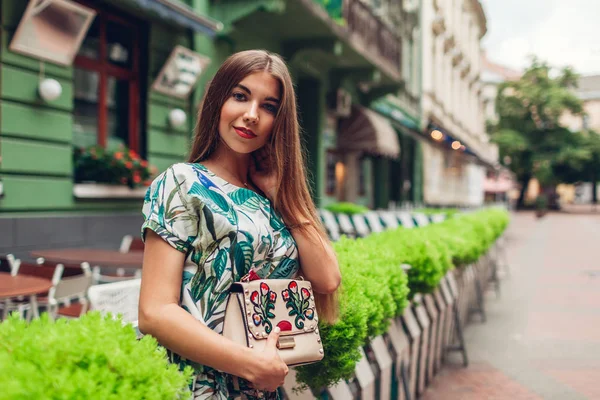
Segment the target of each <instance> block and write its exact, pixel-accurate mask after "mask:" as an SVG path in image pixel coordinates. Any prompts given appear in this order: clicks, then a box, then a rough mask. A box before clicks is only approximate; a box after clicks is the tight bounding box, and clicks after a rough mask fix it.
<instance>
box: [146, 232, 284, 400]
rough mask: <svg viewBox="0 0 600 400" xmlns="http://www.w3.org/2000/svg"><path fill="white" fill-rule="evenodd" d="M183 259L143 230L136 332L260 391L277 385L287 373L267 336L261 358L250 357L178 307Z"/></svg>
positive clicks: (275, 333) (274, 338)
mask: <svg viewBox="0 0 600 400" xmlns="http://www.w3.org/2000/svg"><path fill="white" fill-rule="evenodd" d="M184 262H185V255H184V254H183V253H181V252H179V251H177V250H175V249H174V248H173V247H171V246H170V245H169V244H168V243H167V242H165V241H164V240H162V238H160V236H158V235H157V234H156V233H155V232H153V231H152V230H150V229H147V230H146V247H145V250H144V265H143V270H142V286H141V293H140V305H139V321H138V322H139V328H140V331H142V332H143V333H146V334H149V335H152V336H154V337H155V338H156V339H157V340H158V341H159V343H160V344H162V345H163V346H165V347H167V348H168V349H170V350H172V351H174V352H175V353H177V354H179V355H181V356H183V357H185V358H187V359H189V360H192V361H195V362H197V363H200V364H202V365H206V366H209V367H212V368H215V369H217V370H219V371H223V372H226V373H229V374H232V375H236V376H239V377H242V378H244V379H246V380H248V381H250V382H253V383H254V386H255V387H256V388H257V389H260V390H270V391H273V390H275V389H276V388H277V387H278V386H280V385H282V384H283V380H284V378H285V375H287V372H288V368H287V366H286V365H285V363H284V362H283V361H282V360H281V358H280V357H279V355H278V354H277V351H276V344H277V339H278V336H279V335H278V332H279V331H278V330H277V331H276V330H273V333H272V334H271V336H269V339H268V340H269V343H268V345H267V349H266V350H265V351H264V352H258V351H254V350H252V349H249V348H247V347H244V346H241V345H239V344H237V343H234V342H232V341H231V340H229V339H226V338H224V337H223V336H221V335H219V334H218V333H216V332H214V331H213V330H211V329H210V328H208V327H207V326H205V325H204V324H202V323H201V322H200V321H197V320H196V319H195V318H194V317H193V316H192V315H191V314H189V313H188V312H186V311H185V310H183V309H182V308H181V307H180V306H179V294H180V291H181V279H182V269H183V265H184Z"/></svg>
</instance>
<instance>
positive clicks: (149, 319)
mask: <svg viewBox="0 0 600 400" xmlns="http://www.w3.org/2000/svg"><path fill="white" fill-rule="evenodd" d="M188 161H189V162H188V163H186V164H176V165H173V166H171V167H170V168H169V169H168V170H167V171H165V172H164V173H162V174H161V175H160V176H158V177H157V178H156V179H155V180H154V182H153V183H152V186H151V187H150V188H149V190H148V193H147V195H146V199H145V203H144V217H145V222H144V225H143V226H142V235H143V236H145V242H146V247H145V253H144V267H143V272H142V288H141V294H140V313H139V328H140V330H141V331H142V332H144V333H147V334H150V335H152V336H154V337H156V338H157V340H158V341H159V342H160V343H161V344H162V345H164V346H165V347H166V348H167V349H169V355H170V357H171V361H172V362H176V363H179V364H180V365H181V366H182V367H183V366H185V365H191V366H192V367H193V368H194V369H195V375H196V377H195V380H194V383H193V390H194V398H195V399H231V398H237V397H240V396H242V395H243V396H244V397H246V398H248V399H254V398H264V397H267V398H276V393H273V392H274V391H275V390H276V389H277V387H278V386H280V385H282V384H283V381H284V378H285V376H286V374H287V372H288V369H287V366H286V365H285V364H284V363H283V362H282V360H281V359H280V358H279V356H278V354H277V350H276V343H277V339H278V335H279V329H278V328H276V329H273V331H272V333H271V335H270V336H269V338H268V339H267V340H268V345H267V346H266V348H265V350H264V351H262V352H261V351H256V350H253V349H250V348H246V347H243V346H240V345H238V344H235V343H233V342H232V341H230V340H228V339H226V338H224V337H223V336H221V335H220V333H221V332H222V329H223V320H224V314H225V307H226V303H227V299H228V296H229V290H230V287H231V284H232V283H233V282H236V281H239V280H240V279H241V278H242V277H243V276H245V275H246V274H248V273H249V272H250V271H251V270H252V271H253V272H254V273H256V274H257V275H258V276H259V277H261V278H269V279H274V278H291V277H293V276H294V275H296V274H297V273H300V274H302V276H304V278H305V279H307V280H309V281H311V283H312V287H313V290H314V291H315V293H316V300H317V309H318V310H317V311H318V313H319V315H320V317H321V320H325V321H333V320H334V318H335V314H336V302H335V294H334V293H335V291H336V289H337V287H338V286H339V284H340V280H341V278H340V271H339V267H338V263H337V260H336V258H335V254H334V252H333V249H332V248H331V245H330V244H329V242H328V240H327V238H326V235H325V234H324V231H323V229H322V227H321V225H320V222H319V220H318V217H317V214H316V210H315V206H314V203H313V202H312V199H311V196H310V193H309V189H308V186H307V183H306V178H305V174H304V167H303V161H302V154H301V145H300V134H299V126H298V121H297V114H296V100H295V95H294V90H293V86H292V80H291V78H290V74H289V72H288V70H287V67H286V66H285V63H284V62H283V61H282V60H281V58H279V57H278V56H277V55H274V54H270V53H268V52H266V51H258V50H252V51H244V52H240V53H236V54H234V55H232V56H231V57H229V58H228V59H227V60H226V61H225V62H224V63H223V65H222V66H221V68H219V70H218V71H217V73H216V75H215V77H214V78H213V80H212V82H211V83H210V85H209V87H208V89H207V91H206V94H205V97H204V101H203V103H202V106H201V107H200V112H199V115H198V124H197V126H196V133H195V139H194V143H193V146H192V151H191V154H190V157H189V160H188ZM238 377H239V378H238Z"/></svg>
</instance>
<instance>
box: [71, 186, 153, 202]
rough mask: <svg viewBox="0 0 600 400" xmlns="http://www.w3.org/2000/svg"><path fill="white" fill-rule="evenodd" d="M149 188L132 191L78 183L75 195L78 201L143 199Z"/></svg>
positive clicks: (75, 187)
mask: <svg viewBox="0 0 600 400" xmlns="http://www.w3.org/2000/svg"><path fill="white" fill-rule="evenodd" d="M146 190H148V188H147V187H141V188H135V189H131V188H130V187H128V186H122V185H107V184H102V183H76V184H75V185H73V195H74V196H75V197H76V198H78V199H143V198H144V196H145V195H146Z"/></svg>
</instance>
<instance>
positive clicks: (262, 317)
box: [250, 282, 277, 333]
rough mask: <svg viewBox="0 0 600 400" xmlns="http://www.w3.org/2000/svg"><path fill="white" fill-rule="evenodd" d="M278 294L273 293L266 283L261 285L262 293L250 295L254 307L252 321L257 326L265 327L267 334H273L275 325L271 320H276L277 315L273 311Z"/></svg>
mask: <svg viewBox="0 0 600 400" xmlns="http://www.w3.org/2000/svg"><path fill="white" fill-rule="evenodd" d="M276 300H277V293H275V292H274V291H272V290H271V289H270V288H269V285H267V284H266V283H265V282H261V283H260V293H259V292H258V291H257V290H255V291H254V292H252V294H250V301H251V302H252V304H253V305H254V314H252V321H253V322H254V325H256V326H260V325H262V326H264V327H265V332H266V333H271V330H272V329H273V324H272V323H271V321H270V320H271V319H273V318H275V314H273V313H272V312H271V311H272V310H274V309H275V301H276Z"/></svg>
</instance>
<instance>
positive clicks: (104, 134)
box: [73, 0, 142, 153]
mask: <svg viewBox="0 0 600 400" xmlns="http://www.w3.org/2000/svg"><path fill="white" fill-rule="evenodd" d="M77 2H78V3H81V4H83V5H85V6H87V7H89V8H92V9H94V10H95V11H96V12H97V14H96V19H98V20H99V38H100V40H99V45H98V46H99V48H98V59H93V58H90V57H87V56H84V55H79V54H77V55H76V56H75V60H74V62H73V67H75V68H81V69H85V70H88V71H93V72H96V73H98V77H99V80H98V134H97V142H96V143H97V144H98V145H99V146H102V147H106V144H107V141H108V106H107V100H108V99H107V95H108V78H109V77H114V78H116V79H121V80H127V81H128V82H129V104H128V106H129V107H128V118H129V121H128V136H127V138H128V148H129V149H131V150H134V151H135V152H137V153H139V152H140V150H141V149H140V133H139V126H140V124H139V120H140V115H141V110H140V81H139V79H140V78H139V74H140V53H141V52H140V36H141V31H142V24H141V22H139V21H137V20H136V19H135V18H133V17H131V18H130V17H129V16H128V17H127V19H126V18H124V17H121V16H120V15H118V14H117V13H116V12H113V11H112V10H107V9H106V8H105V7H101V6H99V5H97V4H94V3H92V2H88V1H86V0H77ZM108 22H115V23H118V24H120V25H124V26H126V27H128V28H131V31H132V52H131V57H132V58H131V60H132V61H131V67H130V68H124V67H120V66H117V65H114V64H111V63H110V61H109V59H108V57H107V52H108V49H107V24H108ZM92 24H93V22H92Z"/></svg>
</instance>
